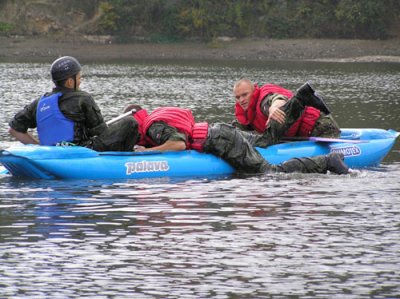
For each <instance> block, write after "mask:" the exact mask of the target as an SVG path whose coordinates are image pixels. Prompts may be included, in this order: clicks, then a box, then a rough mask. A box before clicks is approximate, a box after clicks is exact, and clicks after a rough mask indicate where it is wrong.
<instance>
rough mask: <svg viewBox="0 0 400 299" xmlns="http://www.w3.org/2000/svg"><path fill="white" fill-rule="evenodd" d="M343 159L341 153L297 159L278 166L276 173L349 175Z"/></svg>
mask: <svg viewBox="0 0 400 299" xmlns="http://www.w3.org/2000/svg"><path fill="white" fill-rule="evenodd" d="M343 159H344V156H343V154H341V153H330V154H329V155H321V156H315V157H311V158H295V159H290V160H288V161H286V162H283V163H281V164H279V165H276V171H279V172H286V173H291V172H301V173H326V172H327V171H331V172H333V173H336V174H347V173H349V168H348V166H347V165H346V164H345V163H344V162H343Z"/></svg>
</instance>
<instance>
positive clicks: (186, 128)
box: [143, 107, 208, 150]
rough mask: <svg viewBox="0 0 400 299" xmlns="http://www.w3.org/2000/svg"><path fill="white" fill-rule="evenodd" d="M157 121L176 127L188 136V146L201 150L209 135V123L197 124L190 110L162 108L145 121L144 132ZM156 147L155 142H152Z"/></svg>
mask: <svg viewBox="0 0 400 299" xmlns="http://www.w3.org/2000/svg"><path fill="white" fill-rule="evenodd" d="M156 121H164V122H165V123H166V124H168V125H169V126H171V127H174V128H176V129H177V130H178V132H180V133H184V134H185V135H186V136H188V140H187V142H186V144H187V145H186V146H187V148H188V149H190V148H193V149H196V150H201V149H202V146H203V144H204V141H205V139H206V138H207V134H208V124H207V123H197V124H195V120H194V117H193V114H192V112H191V111H190V110H189V109H182V108H178V107H161V108H157V109H156V110H154V111H153V112H152V113H151V114H150V115H149V116H148V117H147V118H146V119H145V121H144V124H143V131H144V132H147V130H148V129H149V128H150V126H151V125H152V124H153V123H154V122H156ZM152 143H153V145H154V142H152Z"/></svg>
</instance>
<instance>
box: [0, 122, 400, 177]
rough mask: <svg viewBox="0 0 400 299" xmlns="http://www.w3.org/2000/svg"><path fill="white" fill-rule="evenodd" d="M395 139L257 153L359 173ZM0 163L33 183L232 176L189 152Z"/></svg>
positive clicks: (361, 135)
mask: <svg viewBox="0 0 400 299" xmlns="http://www.w3.org/2000/svg"><path fill="white" fill-rule="evenodd" d="M398 135H399V133H398V132H396V131H394V130H383V129H342V134H341V137H340V139H329V138H326V139H324V138H319V139H318V138H317V139H316V140H307V141H292V142H285V143H280V144H276V145H273V146H270V147H268V148H267V149H263V148H257V150H258V151H259V152H260V153H261V154H262V155H263V157H264V158H265V159H266V160H267V161H269V162H270V163H272V164H278V163H281V162H284V161H286V160H289V159H291V158H296V157H311V156H317V155H324V154H328V153H330V152H341V153H343V154H344V155H345V162H346V164H347V165H348V166H349V167H351V168H365V167H373V166H378V165H379V164H380V162H381V161H382V159H383V158H384V157H385V156H386V155H387V154H388V153H389V151H390V150H391V148H392V147H393V145H394V143H395V141H396V138H397V137H398ZM0 163H1V164H3V166H4V167H5V169H3V173H5V172H8V173H9V174H11V175H13V176H15V177H22V178H38V179H142V178H156V177H210V176H220V175H229V174H232V173H234V169H233V168H232V167H231V166H230V165H229V164H227V163H226V162H225V161H224V160H222V159H221V158H218V157H216V156H214V155H212V154H205V153H199V152H197V151H193V150H187V151H182V152H163V153H160V152H143V153H134V152H132V153H126V152H96V151H93V150H91V149H87V148H85V147H80V146H72V147H63V146H39V145H19V146H13V147H10V148H8V149H5V150H1V151H0ZM1 172H2V171H1V170H0V173H1Z"/></svg>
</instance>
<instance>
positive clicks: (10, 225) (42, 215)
mask: <svg viewBox="0 0 400 299" xmlns="http://www.w3.org/2000/svg"><path fill="white" fill-rule="evenodd" d="M48 70H49V65H47V64H41V63H20V64H18V63H17V64H15V63H12V64H11V63H0V95H1V97H0V98H1V104H0V105H1V109H0V114H1V120H2V121H1V123H0V147H1V148H6V147H7V146H10V145H12V144H15V143H16V142H15V141H13V140H12V139H11V138H10V137H9V136H8V133H7V129H8V125H7V123H8V120H9V119H10V118H11V117H12V116H13V115H14V113H15V112H16V111H17V110H18V109H19V108H21V107H22V106H23V105H25V104H27V103H29V102H30V101H31V100H33V99H34V98H36V97H38V96H39V95H40V94H41V93H43V92H44V91H47V90H49V89H50V88H51V84H50V80H49V75H48ZM241 77H248V78H250V79H251V80H253V81H257V82H260V83H266V82H272V83H276V84H280V85H283V86H285V87H287V88H290V89H296V88H297V87H299V86H300V85H301V84H302V83H303V82H305V81H307V80H310V81H312V82H313V83H314V86H315V87H316V89H317V90H318V91H320V92H321V93H322V94H323V95H324V96H325V98H326V101H327V103H328V104H329V105H330V107H331V108H332V110H333V111H334V116H335V118H336V119H337V121H338V123H339V124H340V126H341V127H347V128H384V129H389V128H391V129H395V130H397V131H399V130H400V122H399V115H400V84H399V82H400V64H372V63H371V64H368V63H367V64H336V63H315V62H307V63H293V62H291V63H289V62H261V63H260V62H257V63H244V62H213V63H211V62H204V61H202V62H190V61H186V62H180V63H177V62H168V61H163V62H154V61H146V62H135V61H131V62H110V63H107V64H87V65H84V77H83V83H82V89H84V90H86V91H89V92H91V93H92V94H93V95H94V98H95V99H96V101H97V102H98V104H99V106H100V107H101V109H102V112H103V114H104V116H105V118H106V120H107V119H111V118H112V117H115V116H117V115H119V114H120V113H121V112H122V110H123V107H124V106H125V105H126V104H127V103H132V102H135V103H138V104H140V105H142V106H143V107H145V108H148V109H150V110H152V109H154V108H156V107H158V106H167V105H173V106H181V107H188V108H191V109H192V110H193V111H194V115H195V116H196V118H197V119H198V120H208V121H210V122H212V121H230V120H231V119H232V117H233V98H232V94H231V87H232V84H233V83H234V82H235V80H237V79H238V78H241ZM399 143H400V142H399V141H397V143H396V145H395V146H394V148H393V150H392V151H391V153H390V154H389V155H388V156H387V157H386V158H385V160H384V162H383V163H382V165H381V166H380V167H378V168H374V169H368V170H362V171H359V172H357V173H356V174H352V175H346V176H335V175H304V174H303V175H301V174H291V175H277V174H276V175H264V176H258V177H238V176H233V177H221V178H190V179H184V180H183V179H182V180H179V179H152V180H137V181H135V180H126V181H124V180H121V181H61V180H54V181H44V180H18V179H13V178H10V177H9V176H6V175H2V176H0V257H1V262H0V298H83V297H85V298H232V299H233V298H235V299H236V298H399V297H400V241H399V240H400V146H399Z"/></svg>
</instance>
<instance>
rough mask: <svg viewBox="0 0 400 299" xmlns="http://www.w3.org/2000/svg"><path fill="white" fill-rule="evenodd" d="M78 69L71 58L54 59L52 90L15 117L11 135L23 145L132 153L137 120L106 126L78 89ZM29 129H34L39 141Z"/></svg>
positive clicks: (99, 114) (88, 95) (79, 78)
mask: <svg viewBox="0 0 400 299" xmlns="http://www.w3.org/2000/svg"><path fill="white" fill-rule="evenodd" d="M81 69H82V68H81V65H80V63H79V62H78V60H76V59H75V58H74V57H71V56H64V57H61V58H58V59H57V60H55V61H54V62H53V64H52V65H51V70H50V71H51V77H52V80H53V82H54V84H55V87H54V88H53V90H52V91H51V92H48V93H45V94H44V95H43V96H42V97H41V98H40V99H37V100H34V101H33V102H32V103H30V104H29V105H27V106H25V108H24V109H22V110H21V111H19V112H18V113H17V114H16V115H15V116H14V118H13V119H12V120H11V121H10V123H9V125H10V129H9V132H10V134H11V135H12V136H14V137H15V138H16V139H17V140H19V141H20V142H22V143H24V144H41V145H56V144H59V143H62V142H69V143H74V144H76V145H80V146H85V147H88V148H91V149H94V150H97V151H132V150H133V146H134V145H135V144H136V141H137V139H138V130H137V123H136V121H135V120H134V119H132V117H126V118H122V119H121V120H119V121H118V122H116V123H114V124H113V125H110V126H107V125H106V123H105V122H104V119H103V116H102V114H101V112H100V109H99V107H98V106H97V104H96V103H95V101H94V99H93V98H92V96H91V95H90V94H89V93H87V92H84V91H81V90H79V86H80V84H81ZM28 128H37V132H38V137H39V140H36V139H35V138H34V137H33V136H32V135H31V134H29V133H28V132H27V131H28Z"/></svg>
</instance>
